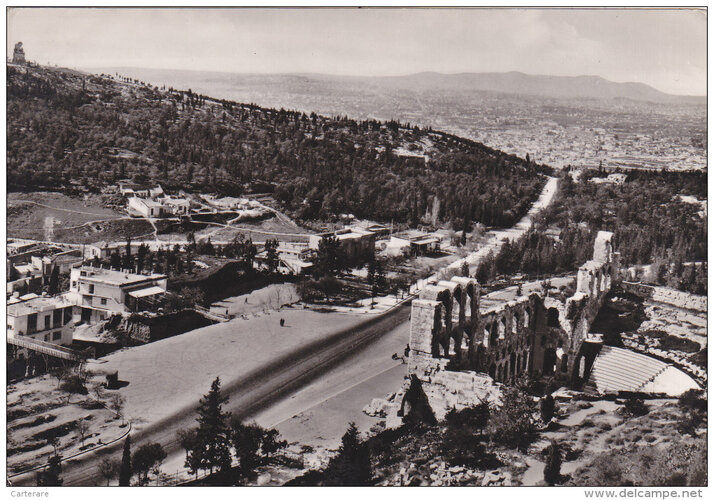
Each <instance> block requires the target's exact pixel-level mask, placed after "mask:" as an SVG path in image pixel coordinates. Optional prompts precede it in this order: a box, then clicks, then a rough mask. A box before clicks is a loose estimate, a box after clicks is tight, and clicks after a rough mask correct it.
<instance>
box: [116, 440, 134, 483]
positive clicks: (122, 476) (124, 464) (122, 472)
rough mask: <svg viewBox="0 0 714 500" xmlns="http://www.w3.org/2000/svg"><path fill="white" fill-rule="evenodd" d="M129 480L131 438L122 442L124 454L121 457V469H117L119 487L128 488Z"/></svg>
mask: <svg viewBox="0 0 714 500" xmlns="http://www.w3.org/2000/svg"><path fill="white" fill-rule="evenodd" d="M130 480H131V436H127V437H126V441H124V453H123V454H122V457H121V467H120V468H119V486H129V481H130Z"/></svg>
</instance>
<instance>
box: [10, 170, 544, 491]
mask: <svg viewBox="0 0 714 500" xmlns="http://www.w3.org/2000/svg"><path fill="white" fill-rule="evenodd" d="M556 188H557V179H555V178H550V179H549V181H548V183H547V184H546V186H545V187H544V190H543V193H542V194H541V199H539V200H538V202H537V203H536V204H534V207H533V208H532V209H531V211H530V212H529V214H528V215H527V216H526V217H524V219H523V220H522V221H521V222H520V223H519V224H518V225H517V226H516V228H513V229H511V234H508V236H510V237H514V236H516V237H517V236H518V235H519V234H518V233H519V231H518V230H520V231H523V229H524V227H525V228H526V229H527V227H530V216H531V215H532V213H534V212H536V211H538V210H540V209H542V208H543V207H544V206H547V205H548V204H549V203H550V201H551V200H552V197H553V194H554V192H555V190H556ZM514 229H515V231H514ZM513 233H515V234H513ZM502 239H504V238H503V237H501V238H497V240H499V241H498V243H502V241H500V240H502ZM410 311H411V300H408V301H406V302H404V303H402V304H400V305H398V306H396V307H395V308H394V309H392V310H390V311H388V312H386V313H383V314H380V315H379V316H374V317H372V318H371V319H368V320H366V321H364V322H363V323H360V324H358V325H356V326H354V327H351V328H347V329H344V330H341V331H339V332H337V333H334V334H331V335H329V336H327V337H325V338H324V339H321V340H319V341H315V342H313V343H311V344H309V345H307V346H305V347H303V348H300V349H298V350H297V351H295V352H293V353H290V354H288V355H285V356H282V357H280V358H278V359H276V360H274V361H272V362H270V363H267V364H265V365H263V366H262V367H260V368H258V369H256V370H254V371H252V372H250V373H248V374H246V375H244V376H242V377H239V378H238V379H235V380H233V381H230V382H229V383H227V384H226V385H224V386H223V388H222V392H223V394H224V395H226V396H228V397H229V402H228V404H227V405H226V408H225V409H226V410H227V411H231V412H232V413H233V415H235V416H238V417H240V418H243V419H245V418H248V417H253V416H255V415H257V414H258V413H259V412H260V411H261V410H264V409H266V408H268V407H269V406H271V405H273V404H275V403H276V402H277V401H279V400H280V399H282V398H284V397H285V396H287V395H289V394H291V393H294V392H296V391H297V390H298V389H300V388H301V387H303V386H305V385H307V384H309V383H310V381H312V380H314V379H315V378H317V377H318V376H320V375H322V374H324V373H326V372H328V371H329V370H330V368H332V367H334V366H335V365H336V364H338V363H340V362H341V361H344V360H345V359H347V358H349V357H351V356H352V355H354V354H356V353H357V352H358V351H360V350H362V349H364V348H365V347H367V346H368V345H370V344H371V343H373V342H374V341H375V340H377V339H379V338H380V337H382V336H384V335H385V334H388V333H390V332H393V331H395V330H396V329H397V328H398V327H399V326H400V325H402V324H403V323H405V322H406V321H408V319H409V313H410ZM355 382H360V381H359V380H356V381H355ZM197 406H198V399H196V400H195V402H194V403H193V404H191V405H189V406H187V407H185V408H184V409H182V410H181V411H179V412H177V413H175V414H174V415H172V416H171V417H168V418H165V419H162V420H159V421H157V422H155V423H154V424H151V425H150V426H148V427H146V428H145V429H143V430H141V431H137V432H135V433H132V448H133V449H136V446H137V445H138V444H141V443H143V442H148V441H152V442H158V443H160V444H161V445H162V446H163V448H164V450H165V451H166V452H167V454H168V460H172V459H174V460H175V459H176V457H178V456H180V455H183V453H184V451H183V449H182V448H181V446H180V445H179V443H178V442H177V439H176V431H177V430H179V429H182V428H188V427H192V426H194V425H195V418H196V411H195V410H196V407H197ZM305 409H307V408H305ZM122 446H123V441H119V442H117V443H114V444H112V445H109V446H107V447H105V448H102V449H99V450H97V451H96V452H94V453H88V454H86V455H83V456H81V457H77V458H76V459H70V460H67V461H66V462H63V463H62V477H63V479H64V485H66V486H81V485H95V484H96V485H102V484H105V483H104V481H105V480H104V479H102V477H101V475H100V474H99V471H98V463H99V460H100V459H101V458H102V457H104V456H113V457H115V458H121V452H122ZM35 477H36V473H35V472H27V473H23V474H19V475H16V476H13V477H11V478H10V480H11V482H12V484H13V485H15V486H29V485H34V484H35Z"/></svg>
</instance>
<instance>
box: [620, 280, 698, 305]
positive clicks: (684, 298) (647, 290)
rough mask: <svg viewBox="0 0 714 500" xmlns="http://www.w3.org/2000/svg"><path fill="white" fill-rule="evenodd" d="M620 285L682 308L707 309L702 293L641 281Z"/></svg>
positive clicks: (637, 293)
mask: <svg viewBox="0 0 714 500" xmlns="http://www.w3.org/2000/svg"><path fill="white" fill-rule="evenodd" d="M620 286H621V287H622V289H623V290H624V291H626V292H630V293H633V294H635V295H639V296H640V297H645V298H649V299H652V300H654V301H655V302H661V303H663V304H668V305H671V306H674V307H680V308H682V309H690V310H692V311H699V312H706V311H707V297H706V296H704V295H694V294H691V293H687V292H681V291H679V290H675V289H674V288H667V287H663V286H650V285H643V284H641V283H632V282H627V281H623V282H621V283H620Z"/></svg>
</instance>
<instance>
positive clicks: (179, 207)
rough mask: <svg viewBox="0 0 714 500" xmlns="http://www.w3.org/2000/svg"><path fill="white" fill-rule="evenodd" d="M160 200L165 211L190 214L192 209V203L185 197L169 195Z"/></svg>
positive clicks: (175, 213)
mask: <svg viewBox="0 0 714 500" xmlns="http://www.w3.org/2000/svg"><path fill="white" fill-rule="evenodd" d="M160 201H161V203H163V205H164V211H165V212H169V213H172V214H174V215H188V213H189V212H190V209H191V203H190V202H189V201H188V200H186V199H184V198H172V197H170V196H167V197H165V198H161V200H160Z"/></svg>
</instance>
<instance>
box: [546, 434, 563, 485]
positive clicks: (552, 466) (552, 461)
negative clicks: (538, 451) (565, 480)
mask: <svg viewBox="0 0 714 500" xmlns="http://www.w3.org/2000/svg"><path fill="white" fill-rule="evenodd" d="M547 452H548V457H547V458H546V462H545V469H543V479H545V482H546V483H548V484H549V485H554V484H558V483H559V482H560V465H561V463H562V462H563V459H562V457H561V456H560V446H558V443H556V442H555V441H552V442H551V443H550V446H549V447H548V449H547Z"/></svg>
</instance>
